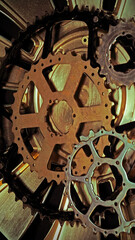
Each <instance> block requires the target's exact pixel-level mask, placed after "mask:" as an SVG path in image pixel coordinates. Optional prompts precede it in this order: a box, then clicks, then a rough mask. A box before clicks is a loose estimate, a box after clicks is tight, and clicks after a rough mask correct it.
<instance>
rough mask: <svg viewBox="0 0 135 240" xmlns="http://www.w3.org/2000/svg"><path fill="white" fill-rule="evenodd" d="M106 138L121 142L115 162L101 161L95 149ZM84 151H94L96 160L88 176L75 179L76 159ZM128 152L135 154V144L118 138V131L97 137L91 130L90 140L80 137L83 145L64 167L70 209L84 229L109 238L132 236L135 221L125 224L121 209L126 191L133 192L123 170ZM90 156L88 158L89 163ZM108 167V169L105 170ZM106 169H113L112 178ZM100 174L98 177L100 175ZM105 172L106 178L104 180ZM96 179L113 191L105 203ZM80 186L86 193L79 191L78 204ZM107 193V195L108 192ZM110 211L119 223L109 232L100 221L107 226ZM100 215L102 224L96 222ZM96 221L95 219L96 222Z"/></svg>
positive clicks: (110, 159) (121, 136) (98, 133)
mask: <svg viewBox="0 0 135 240" xmlns="http://www.w3.org/2000/svg"><path fill="white" fill-rule="evenodd" d="M106 135H107V136H108V137H109V138H114V139H115V138H117V139H118V140H119V141H120V142H122V146H123V147H122V150H121V152H120V153H119V155H117V157H115V158H113V159H112V158H109V157H100V156H99V154H98V152H97V150H96V149H95V147H94V142H95V141H96V140H97V139H99V138H100V137H103V136H106ZM85 147H88V148H89V150H90V151H91V154H92V156H93V161H92V164H91V163H90V164H89V166H90V167H89V169H88V171H87V173H86V174H82V175H81V176H78V175H77V176H74V174H73V171H72V166H73V161H74V158H77V155H78V154H79V151H81V149H84V148H85ZM129 149H131V150H132V151H135V146H134V142H133V141H131V140H129V139H128V138H127V136H126V134H119V133H117V132H116V131H115V130H111V131H106V130H104V129H101V130H100V131H99V132H97V133H94V132H93V131H92V130H91V131H90V132H89V136H88V137H83V136H82V137H81V142H80V143H79V144H77V145H75V147H74V149H73V152H72V154H71V155H69V156H68V163H67V166H66V167H65V175H66V180H65V182H64V183H65V186H66V193H67V195H68V198H69V202H70V206H71V208H72V209H73V210H74V213H75V216H76V219H78V220H81V222H82V224H83V226H87V227H92V228H93V231H94V232H101V233H103V234H104V236H107V235H109V234H114V235H115V236H118V235H119V233H121V232H130V229H131V228H132V227H134V226H135V219H133V220H132V221H126V220H125V218H124V214H123V211H122V209H121V202H122V201H123V199H124V198H125V195H126V193H127V191H128V190H129V189H132V188H134V183H133V182H131V181H129V179H128V177H127V173H126V171H125V169H124V167H123V159H124V157H125V155H126V153H127V152H128V150H129ZM91 154H90V156H89V158H90V159H91ZM90 162H91V161H90ZM106 166H109V167H108V168H106ZM106 169H112V172H113V174H112V172H111V171H110V170H106ZM98 171H99V175H97V173H98ZM106 171H107V172H106ZM105 172H106V173H107V175H106V176H105V177H104V178H102V176H104V173H105ZM116 172H117V174H118V178H117V177H116V175H115V174H116ZM96 176H98V177H97V181H98V183H100V184H101V185H102V184H104V183H105V182H107V181H108V182H109V183H110V185H111V187H112V188H113V193H112V194H111V195H110V196H109V195H108V196H107V197H106V199H105V198H102V192H101V194H99V193H98V192H97V188H96V184H95V178H96ZM118 179H119V180H120V183H119V186H118V187H117V186H116V185H117V184H118ZM79 184H80V186H79ZM82 185H83V187H82ZM77 186H78V187H81V189H83V190H82V191H80V192H81V194H79V195H78V197H77V199H78V200H77V202H76V200H75V196H76V194H77V192H78V191H77V190H76V191H75V189H76V188H77ZM86 189H87V190H86ZM105 191H107V189H106V190H105ZM85 195H86V196H85ZM88 196H89V197H88ZM80 199H81V200H82V203H80V204H79V201H81V200H80ZM86 200H87V201H86ZM108 211H109V212H110V213H111V214H114V216H112V218H113V217H115V218H116V216H117V219H116V220H115V223H114V226H112V228H111V227H109V229H106V227H105V225H103V226H102V221H101V220H102V219H103V221H104V222H105V220H106V218H107V216H106V214H107V213H106V212H108ZM97 212H98V216H99V217H101V218H100V220H99V219H97ZM94 219H96V220H95V222H94ZM107 221H108V220H107ZM111 222H112V220H111ZM116 222H117V224H116Z"/></svg>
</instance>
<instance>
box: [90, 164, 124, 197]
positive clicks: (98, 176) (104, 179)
mask: <svg viewBox="0 0 135 240" xmlns="http://www.w3.org/2000/svg"><path fill="white" fill-rule="evenodd" d="M92 184H93V189H94V192H95V194H96V195H97V196H99V197H100V198H101V199H102V200H104V201H105V200H114V199H115V198H116V197H117V196H118V194H119V193H120V191H121V190H122V176H121V174H120V173H119V171H118V170H117V168H116V167H114V166H112V165H109V164H107V163H104V164H102V165H101V166H99V167H96V168H95V170H94V174H93V176H92Z"/></svg>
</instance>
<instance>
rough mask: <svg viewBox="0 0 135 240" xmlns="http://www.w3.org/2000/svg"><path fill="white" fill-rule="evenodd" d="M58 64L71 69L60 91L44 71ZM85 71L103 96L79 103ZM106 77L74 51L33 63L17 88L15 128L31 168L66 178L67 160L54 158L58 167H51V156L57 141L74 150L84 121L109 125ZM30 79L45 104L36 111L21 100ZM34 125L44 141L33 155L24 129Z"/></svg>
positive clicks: (68, 150) (50, 177) (21, 148)
mask: <svg viewBox="0 0 135 240" xmlns="http://www.w3.org/2000/svg"><path fill="white" fill-rule="evenodd" d="M59 64H61V65H64V64H66V65H69V66H70V72H69V75H68V76H67V79H66V82H65V86H64V87H63V89H62V90H60V91H57V90H56V89H55V88H54V86H53V87H52V88H50V85H49V79H48V78H47V76H46V74H44V75H43V71H44V69H49V68H51V69H52V68H53V67H54V68H55V67H57V66H58V65H59ZM83 75H85V76H88V77H89V79H90V81H92V82H93V83H94V85H95V86H96V88H97V91H98V92H99V95H100V99H101V101H100V103H99V104H97V105H90V106H89V105H88V106H87V105H86V106H81V107H80V106H78V101H77V100H78V98H77V99H76V92H78V89H80V82H81V81H82V77H83ZM63 78H64V76H63ZM104 80H105V79H103V78H101V77H99V75H98V68H97V69H94V68H92V67H91V66H90V63H89V61H84V60H82V59H81V57H80V56H79V55H77V56H73V55H72V53H71V52H69V53H67V54H66V55H62V54H60V53H59V54H57V55H54V56H53V55H52V54H49V55H48V57H47V58H46V59H40V60H39V62H38V63H37V64H36V65H32V67H31V70H30V71H29V72H27V73H26V74H25V76H24V79H23V80H22V81H21V82H20V84H19V89H18V91H17V92H16V93H15V94H14V97H15V101H14V104H13V105H12V109H13V115H12V121H13V128H12V131H13V133H14V138H15V139H14V141H15V142H16V143H17V145H18V149H19V153H21V155H22V156H23V161H24V162H27V163H28V164H29V165H30V168H31V170H32V171H34V170H35V171H37V172H38V175H39V177H40V178H41V177H46V178H47V180H48V182H49V181H51V180H55V181H57V182H58V183H60V182H61V181H62V180H64V172H63V171H62V168H63V166H65V165H66V161H65V162H64V161H62V162H55V164H56V165H57V168H55V169H52V166H51V162H50V157H51V156H53V155H52V152H53V150H54V148H55V147H56V146H58V145H60V146H63V144H66V150H67V152H68V153H70V152H71V148H72V146H73V145H74V144H76V143H77V136H76V134H77V131H78V128H79V127H80V124H81V123H85V122H95V121H96V122H99V126H106V128H107V129H110V123H111V112H110V108H111V102H110V100H109V98H108V90H107V89H106V87H105V86H104ZM31 82H33V83H34V84H35V86H36V87H37V89H38V91H39V93H40V95H41V97H42V106H41V108H40V110H39V112H37V113H35V112H30V113H29V114H27V111H25V112H23V113H22V112H21V107H20V106H22V105H21V102H22V99H23V98H24V95H26V94H25V93H27V91H26V89H27V88H28V86H29V84H30V83H31ZM51 86H52V85H51ZM86 103H87V102H86ZM35 128H39V129H40V131H41V135H42V141H39V143H38V144H37V145H38V148H39V149H40V150H39V152H36V154H34V155H33V151H34V148H33V150H32V151H29V149H28V146H27V145H26V144H25V143H26V141H25V138H24V137H23V135H24V132H23V130H24V129H25V130H26V131H27V129H28V131H29V129H35ZM22 129H23V130H22ZM28 138H29V137H28ZM35 141H36V140H35ZM39 145H40V146H39ZM31 152H32V153H31Z"/></svg>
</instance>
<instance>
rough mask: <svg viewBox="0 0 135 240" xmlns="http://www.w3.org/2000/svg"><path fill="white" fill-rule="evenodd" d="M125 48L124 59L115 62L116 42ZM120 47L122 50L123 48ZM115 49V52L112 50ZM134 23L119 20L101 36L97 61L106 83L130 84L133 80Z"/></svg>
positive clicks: (134, 78) (134, 72) (134, 80)
mask: <svg viewBox="0 0 135 240" xmlns="http://www.w3.org/2000/svg"><path fill="white" fill-rule="evenodd" d="M117 43H119V44H120V45H121V46H122V47H123V49H125V50H126V52H127V53H126V57H125V58H127V59H126V60H124V62H123V63H122V64H121V63H117V62H116V58H117V57H116V52H117V49H116V46H115V45H116V44H117ZM123 49H122V50H123ZM113 51H115V52H113ZM134 53H135V23H134V22H133V21H130V22H123V21H120V22H119V23H118V24H117V25H116V26H111V25H110V27H109V32H108V33H107V34H104V35H103V36H102V43H101V45H100V46H99V47H98V49H97V56H98V59H97V62H98V63H99V65H100V67H101V71H100V74H104V75H105V76H106V77H107V82H108V83H115V84H116V85H118V86H119V85H127V86H130V85H131V84H132V83H134V82H135V69H134V63H135V59H134Z"/></svg>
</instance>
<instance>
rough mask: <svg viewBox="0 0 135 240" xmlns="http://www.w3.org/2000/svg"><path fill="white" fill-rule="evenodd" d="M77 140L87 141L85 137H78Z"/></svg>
mask: <svg viewBox="0 0 135 240" xmlns="http://www.w3.org/2000/svg"><path fill="white" fill-rule="evenodd" d="M79 139H80V141H81V142H85V141H87V137H85V136H80V137H79Z"/></svg>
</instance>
